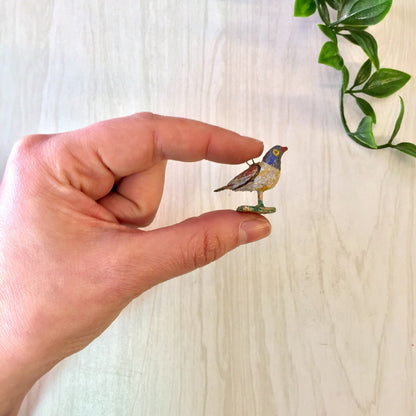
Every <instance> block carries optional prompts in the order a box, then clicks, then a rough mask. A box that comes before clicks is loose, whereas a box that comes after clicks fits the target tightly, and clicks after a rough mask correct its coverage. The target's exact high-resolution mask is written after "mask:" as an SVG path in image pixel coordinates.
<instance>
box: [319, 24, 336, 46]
mask: <svg viewBox="0 0 416 416" xmlns="http://www.w3.org/2000/svg"><path fill="white" fill-rule="evenodd" d="M318 27H319V29H321V31H322V33H323V34H324V35H325V36H328V38H329V39H331V40H332V42H335V43H337V42H338V40H337V35H336V33H335V32H334V31H333V30H332V29H331V28H330V27H328V26H326V25H318Z"/></svg>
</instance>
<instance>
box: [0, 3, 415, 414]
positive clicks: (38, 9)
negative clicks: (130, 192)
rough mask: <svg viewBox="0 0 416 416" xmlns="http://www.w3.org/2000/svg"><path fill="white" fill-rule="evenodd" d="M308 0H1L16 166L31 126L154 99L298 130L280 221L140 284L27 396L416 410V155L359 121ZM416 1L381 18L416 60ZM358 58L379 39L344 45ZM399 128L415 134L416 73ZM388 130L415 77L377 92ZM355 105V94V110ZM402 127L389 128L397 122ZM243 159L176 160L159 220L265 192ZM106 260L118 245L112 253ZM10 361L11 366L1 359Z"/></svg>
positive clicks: (89, 410)
mask: <svg viewBox="0 0 416 416" xmlns="http://www.w3.org/2000/svg"><path fill="white" fill-rule="evenodd" d="M292 11H293V1H292V0H205V1H203V0H181V1H172V0H154V1H153V0H152V1H145V0H134V1H133V0H117V1H115V0H109V1H102V0H91V1H80V0H55V1H52V0H49V1H47V0H43V1H42V0H41V1H35V0H26V1H23V0H13V1H10V0H0V59H1V65H0V125H1V129H0V157H1V159H0V167H1V169H3V168H4V164H5V161H6V159H7V155H8V153H9V151H10V149H11V146H12V145H13V143H14V141H15V140H17V139H18V138H19V137H20V136H22V135H24V134H28V133H37V132H43V133H48V132H55V131H64V130H68V129H73V128H77V127H81V126H84V125H87V124H90V123H92V122H94V121H98V120H102V119H106V118H111V117H116V116H120V115H125V114H130V113H133V112H136V111H142V110H146V111H153V112H156V113H161V114H168V115H177V116H183V117H189V118H195V119H199V120H203V121H206V122H209V123H213V124H217V125H221V126H223V127H227V128H230V129H233V130H236V131H238V132H241V133H244V134H247V135H252V136H254V137H258V138H261V139H262V140H264V142H265V143H266V148H268V147H271V146H272V145H274V144H282V145H286V146H288V147H289V151H288V152H287V153H286V154H285V156H284V158H283V160H282V175H281V179H280V182H279V184H278V186H277V187H276V188H275V189H274V190H273V191H270V192H267V193H265V203H267V204H269V205H275V206H276V207H277V210H278V212H277V213H276V214H273V215H271V216H270V217H269V219H270V220H271V222H272V225H273V233H272V235H271V236H270V237H269V238H268V239H266V240H264V241H261V242H258V243H255V244H253V245H250V246H245V247H241V248H239V249H237V250H236V251H234V252H233V253H230V254H228V255H226V256H225V257H223V258H222V259H220V260H219V261H218V262H216V263H214V264H211V265H209V266H208V267H205V268H204V269H201V270H199V271H197V272H194V273H191V274H189V275H187V276H184V277H181V278H178V279H175V280H173V281H170V282H167V283H165V284H162V285H160V286H158V287H156V288H154V289H152V290H150V291H149V292H147V293H145V294H144V295H143V296H141V297H140V298H138V299H137V300H135V301H134V302H132V303H131V304H130V305H129V306H128V307H127V309H126V310H125V311H124V312H123V313H122V314H121V315H120V316H119V318H118V319H117V320H116V321H115V322H114V324H113V325H112V326H111V327H110V328H109V329H108V330H107V331H106V332H105V333H104V334H103V335H102V336H101V337H100V338H99V339H97V340H96V341H95V342H93V343H92V344H91V345H90V346H89V347H87V348H86V349H85V350H83V351H82V352H80V353H79V354H77V355H75V356H73V357H70V358H68V359H66V360H65V361H64V362H62V363H60V364H59V365H58V366H57V367H55V368H54V369H53V370H52V371H51V372H50V373H49V374H47V375H46V376H45V377H44V378H43V379H41V380H40V381H39V382H38V383H37V384H36V385H35V386H34V388H33V390H32V391H31V392H30V394H29V395H28V396H27V398H26V400H25V402H24V404H23V406H22V408H21V412H20V416H29V415H30V416H46V415H65V416H66V415H71V416H81V415H83V416H84V415H94V416H95V415H97V416H102V415H106V416H120V415H126V416H129V415H141V416H159V415H161V416H168V415H169V416H179V415H180V416H202V415H204V416H212V415H223V416H244V415H247V416H254V415H258V416H276V415H279V416H323V415H329V416H333V415H337V416H364V415H368V416H370V415H377V416H392V415H395V416H396V415H400V416H412V415H416V347H415V344H416V282H415V277H416V255H415V253H416V192H415V187H416V161H415V160H414V159H411V158H410V157H407V156H405V155H402V154H399V153H398V152H393V151H388V150H386V151H377V152H374V151H367V150H365V149H363V148H361V147H359V146H358V145H356V144H355V143H353V142H352V141H350V140H349V139H348V138H347V137H346V135H345V134H344V132H343V130H342V126H341V123H340V120H339V115H338V88H339V82H340V75H339V73H337V72H336V71H334V70H332V69H330V68H328V67H324V66H322V65H318V64H317V63H316V61H317V56H318V54H319V49H320V46H321V45H322V44H323V42H324V41H325V38H324V36H323V35H322V34H321V33H320V31H319V30H318V29H317V27H316V24H317V23H318V22H319V21H318V18H317V17H316V16H314V17H312V18H308V19H296V18H293V17H292ZM415 21H416V3H415V2H414V0H395V1H394V4H393V7H392V9H391V12H390V13H389V15H388V17H387V18H386V19H385V20H384V21H383V22H382V23H381V24H380V25H378V26H376V27H375V28H374V29H373V30H372V33H374V34H375V36H376V38H377V40H378V41H379V52H380V58H381V64H382V66H386V67H393V68H397V69H402V70H404V71H407V72H409V73H411V74H416V44H415V41H414V39H416V25H415ZM342 48H343V53H344V55H345V57H346V60H347V62H348V64H349V65H350V66H351V67H353V68H358V65H359V64H361V63H362V62H363V59H364V58H363V55H362V54H361V53H359V52H357V51H356V50H355V49H354V52H353V51H352V47H350V46H349V45H347V44H343V45H342ZM401 95H402V96H403V98H404V100H405V102H406V109H407V111H406V115H405V119H404V122H403V130H402V133H401V134H400V137H401V138H403V139H406V140H408V141H415V140H416V118H415V117H414V114H415V111H416V98H415V97H416V81H415V80H414V79H412V81H411V82H410V83H409V84H408V85H407V86H406V87H405V89H403V90H402V91H401ZM376 109H377V113H378V118H379V122H378V124H377V127H376V133H377V134H378V135H379V136H383V135H384V136H387V134H388V133H389V132H390V131H391V130H392V127H393V124H394V120H395V117H396V116H397V113H398V111H399V100H398V98H397V96H395V97H393V98H389V99H386V100H384V101H383V103H382V104H381V105H379V104H377V105H376ZM355 116H356V114H352V117H355ZM383 141H385V138H384V137H382V139H381V142H383ZM240 171H241V166H227V165H217V164H214V163H209V162H202V163H195V164H187V165H185V164H181V163H177V162H173V163H170V164H169V167H168V175H167V176H168V177H167V183H166V191H165V195H164V198H163V201H162V204H161V207H160V211H159V214H158V216H157V218H156V220H155V223H154V224H153V225H152V227H158V226H161V225H167V224H172V223H174V222H178V221H180V220H183V219H185V218H187V217H189V216H193V215H199V214H200V213H202V212H205V211H209V210H213V209H221V208H235V207H236V206H237V205H240V204H242V203H246V202H255V195H254V194H251V193H247V194H244V193H239V194H233V193H231V192H230V193H221V194H214V193H213V192H212V190H213V189H215V188H216V187H218V186H220V185H222V184H224V183H225V182H226V181H228V180H229V179H231V177H233V176H234V175H235V174H237V173H239V172H240ZM103 261H105V259H103ZM0 371H1V370H0Z"/></svg>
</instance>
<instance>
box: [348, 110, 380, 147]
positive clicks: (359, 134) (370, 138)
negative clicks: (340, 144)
mask: <svg viewBox="0 0 416 416" xmlns="http://www.w3.org/2000/svg"><path fill="white" fill-rule="evenodd" d="M352 135H353V136H354V138H355V141H356V142H357V143H359V144H361V145H362V146H365V147H369V148H370V149H377V143H376V141H375V139H374V134H373V120H372V119H371V117H370V116H365V117H364V118H363V119H362V120H361V121H360V124H359V125H358V128H357V131H356V132H355V133H353V134H352ZM350 137H351V136H350Z"/></svg>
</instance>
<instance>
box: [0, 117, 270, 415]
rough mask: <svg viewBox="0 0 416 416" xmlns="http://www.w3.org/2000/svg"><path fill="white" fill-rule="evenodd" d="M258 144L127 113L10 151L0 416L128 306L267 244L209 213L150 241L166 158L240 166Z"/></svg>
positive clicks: (264, 230) (1, 277)
mask: <svg viewBox="0 0 416 416" xmlns="http://www.w3.org/2000/svg"><path fill="white" fill-rule="evenodd" d="M262 149H263V146H262V144H261V142H259V141H257V140H254V139H249V138H246V137H242V136H239V135H238V134H236V133H232V132H230V131H227V130H224V129H220V128H218V127H214V126H210V125H207V124H203V123H199V122H196V121H191V120H186V119H178V118H173V117H162V116H156V115H153V114H148V113H144V114H136V115H133V116H129V117H124V118H119V119H113V120H108V121H104V122H101V123H97V124H94V125H91V126H89V127H86V128H83V129H80V130H77V131H73V132H68V133H62V134H57V135H33V136H28V137H26V138H24V139H22V140H21V141H20V142H19V143H18V144H17V145H16V146H15V147H14V149H13V151H12V154H11V156H10V158H9V161H8V164H7V167H6V171H5V174H4V177H3V181H2V183H1V187H0V288H1V290H0V368H1V372H0V415H10V414H15V413H16V412H17V410H18V408H19V406H20V403H21V401H22V399H23V398H24V396H25V394H26V393H27V391H28V390H29V389H30V387H31V386H32V384H33V383H34V382H35V381H36V380H37V379H38V378H39V377H40V376H42V375H43V374H44V373H45V372H47V371H48V370H49V369H50V368H52V367H53V366H54V365H55V364H56V363H57V362H59V361H60V360H62V359H63V358H64V357H66V356H68V355H70V354H73V353H74V352H76V351H79V350H80V349H82V348H84V347H85V346H86V345H87V344H88V343H90V342H91V341H92V340H93V339H94V338H96V337H97V336H98V335H99V334H100V333H101V332H102V331H104V329H105V328H106V327H107V326H108V325H109V324H110V323H111V322H112V321H113V320H114V319H115V318H116V317H117V315H118V314H119V313H120V311H121V310H122V309H123V307H125V306H126V305H127V304H128V303H129V302H130V301H131V300H132V299H134V298H135V297H137V296H138V295H140V294H141V293H142V292H144V291H145V290H146V289H148V288H150V287H152V286H154V285H156V284H158V283H160V282H162V281H164V280H166V279H169V278H172V277H174V276H178V275H181V274H184V273H186V272H189V271H191V270H194V269H196V268H198V267H201V266H203V265H205V264H207V263H209V262H211V261H213V260H216V259H218V258H219V257H221V256H222V255H223V254H225V253H226V252H228V251H229V250H232V249H233V248H235V247H237V246H238V245H240V244H244V243H248V242H251V241H255V240H258V239H260V238H263V237H265V236H266V235H268V234H269V232H270V224H269V223H268V221H267V220H266V219H264V218H263V217H261V216H259V215H257V214H242V213H237V212H234V211H217V212H211V213H208V214H204V215H202V216H200V217H197V218H191V219H188V220H186V221H184V222H182V223H180V224H176V225H173V226H169V227H164V228H161V229H157V230H153V231H143V230H140V229H139V228H133V227H128V226H126V224H129V225H134V226H135V227H143V226H146V225H148V224H149V223H150V222H151V221H152V220H153V218H154V216H155V214H156V211H157V208H158V206H159V203H160V199H161V196H162V191H163V183H164V174H165V166H166V161H167V159H175V160H182V161H185V162H191V161H197V160H201V159H208V160H212V161H215V162H221V163H241V162H244V161H246V160H249V159H251V158H253V157H257V156H259V155H260V154H261V152H262Z"/></svg>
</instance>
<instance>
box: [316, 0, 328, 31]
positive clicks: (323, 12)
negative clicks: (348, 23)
mask: <svg viewBox="0 0 416 416" xmlns="http://www.w3.org/2000/svg"><path fill="white" fill-rule="evenodd" d="M316 3H317V5H318V13H319V16H320V17H321V19H322V21H323V22H324V23H325V24H326V25H329V24H330V23H331V18H330V17H329V11H328V6H327V5H326V3H325V0H316Z"/></svg>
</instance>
